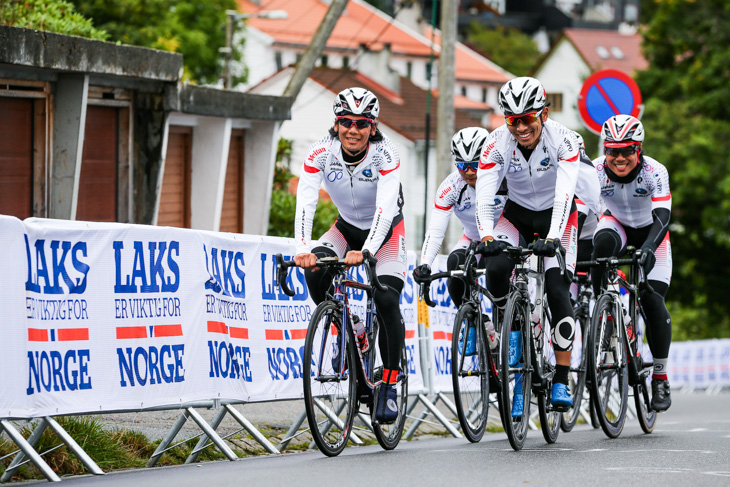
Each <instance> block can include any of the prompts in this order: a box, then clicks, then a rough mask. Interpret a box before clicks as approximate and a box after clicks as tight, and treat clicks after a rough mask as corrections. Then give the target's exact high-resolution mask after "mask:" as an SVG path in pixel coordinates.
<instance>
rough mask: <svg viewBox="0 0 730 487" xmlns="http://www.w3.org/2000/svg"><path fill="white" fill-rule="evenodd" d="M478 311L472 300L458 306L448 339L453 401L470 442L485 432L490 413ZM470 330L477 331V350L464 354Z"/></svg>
mask: <svg viewBox="0 0 730 487" xmlns="http://www.w3.org/2000/svg"><path fill="white" fill-rule="evenodd" d="M477 313H480V310H479V309H478V308H477V309H475V308H474V306H472V305H471V303H466V304H463V305H462V306H461V307H459V310H458V311H457V312H456V317H455V319H454V329H453V333H452V335H453V338H452V341H451V380H452V383H453V387H454V404H455V405H456V412H457V415H458V416H459V424H461V431H462V432H463V433H464V436H465V437H466V439H467V440H469V441H470V442H471V443H478V442H479V441H480V440H481V439H482V436H484V431H485V430H486V427H487V415H488V413H489V360H488V358H487V349H486V346H485V337H484V330H483V328H482V327H481V326H478V325H477V324H478V322H479V317H478V315H477ZM475 321H476V323H475ZM472 325H473V326H472ZM471 333H476V342H475V345H476V350H475V351H476V354H474V355H471V356H466V355H465V351H466V346H467V343H468V341H467V340H468V338H469V334H471Z"/></svg>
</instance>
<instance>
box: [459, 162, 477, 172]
mask: <svg viewBox="0 0 730 487" xmlns="http://www.w3.org/2000/svg"><path fill="white" fill-rule="evenodd" d="M456 167H457V168H459V169H461V170H462V171H466V170H467V169H471V170H472V171H474V172H476V171H477V169H478V168H479V161H473V162H464V161H456Z"/></svg>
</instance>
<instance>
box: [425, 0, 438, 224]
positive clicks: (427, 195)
mask: <svg viewBox="0 0 730 487" xmlns="http://www.w3.org/2000/svg"><path fill="white" fill-rule="evenodd" d="M437 3H438V2H436V0H434V1H433V3H432V4H431V52H430V54H429V56H428V91H427V92H426V133H425V138H426V145H425V146H424V147H425V149H424V151H423V166H424V180H425V181H426V184H425V185H424V186H425V188H426V192H425V194H424V195H423V201H424V202H425V205H424V209H423V238H426V230H427V229H428V210H429V209H430V208H431V192H430V191H429V187H428V183H429V181H428V172H429V171H428V153H429V152H430V151H431V91H432V90H431V80H432V79H433V45H434V37H436V8H437V7H436V4H437ZM437 184H438V182H437Z"/></svg>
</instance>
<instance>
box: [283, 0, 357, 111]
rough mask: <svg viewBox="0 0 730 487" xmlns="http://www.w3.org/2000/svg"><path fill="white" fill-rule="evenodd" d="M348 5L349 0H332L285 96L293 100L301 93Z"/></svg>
mask: <svg viewBox="0 0 730 487" xmlns="http://www.w3.org/2000/svg"><path fill="white" fill-rule="evenodd" d="M346 5H347V0H332V3H331V4H330V6H329V8H328V9H327V13H326V14H325V16H324V19H322V23H321V24H319V27H318V28H317V32H315V33H314V37H312V41H311V42H310V43H309V46H307V49H306V50H305V51H304V54H303V55H302V58H301V59H300V60H299V62H298V63H297V67H296V69H295V70H294V74H293V75H292V77H291V79H290V80H289V84H288V85H287V87H286V89H285V90H284V93H283V96H290V97H292V100H296V98H297V95H299V92H300V91H301V90H302V86H304V82H305V81H306V80H307V78H308V77H309V73H311V72H312V69H313V68H314V63H315V62H316V61H317V58H318V57H319V56H320V55H321V54H322V49H324V45H325V43H326V42H327V39H328V38H329V36H330V34H331V33H332V30H333V29H334V28H335V24H337V19H339V18H340V15H342V12H343V11H344V10H345V6H346Z"/></svg>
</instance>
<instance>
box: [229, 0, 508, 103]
mask: <svg viewBox="0 0 730 487" xmlns="http://www.w3.org/2000/svg"><path fill="white" fill-rule="evenodd" d="M238 4H239V10H240V11H241V12H244V13H245V14H246V15H248V16H250V18H249V19H248V20H247V23H246V27H245V30H244V31H243V32H241V33H240V34H241V35H240V36H239V39H240V38H245V43H244V63H245V65H246V67H247V69H248V82H247V84H245V85H242V86H239V87H238V88H239V89H242V90H245V89H247V88H249V87H251V86H255V85H258V84H259V83H260V82H261V81H262V80H264V79H267V78H268V77H270V76H272V75H273V74H274V73H277V72H278V71H279V70H281V69H282V68H283V67H286V66H289V65H293V64H296V62H297V61H298V60H299V58H300V57H301V55H302V53H303V52H304V50H305V49H306V48H307V46H308V45H309V42H310V41H311V39H312V37H313V35H314V33H315V31H316V29H317V27H319V25H320V23H321V21H322V19H323V18H324V15H325V13H326V11H327V9H328V7H329V2H327V1H325V0H296V1H288V2H281V1H277V0H238ZM282 9H283V10H285V11H286V12H287V18H286V19H281V18H275V19H271V18H263V17H257V15H260V14H263V13H264V12H267V11H271V10H282ZM431 39H432V36H431V31H430V29H429V28H427V27H426V28H425V29H424V32H423V33H420V32H417V31H416V30H413V29H411V28H410V27H408V26H406V25H405V23H402V22H400V21H398V20H397V19H394V18H392V17H389V16H388V15H386V14H385V13H383V12H382V11H380V10H378V9H377V8H375V7H373V6H372V5H370V4H368V3H366V2H364V1H363V0H350V1H349V2H348V3H347V6H346V8H345V10H344V12H343V13H342V15H341V16H340V18H339V19H338V21H337V24H336V25H335V28H334V30H333V31H332V34H331V35H330V37H329V39H328V40H327V43H326V46H325V47H324V50H323V52H322V56H321V58H320V60H319V62H318V63H317V65H318V66H324V67H330V68H335V69H338V68H350V69H354V70H359V71H363V72H364V71H365V70H364V69H363V66H362V62H361V61H362V56H361V54H362V53H363V52H371V53H381V52H386V51H387V55H388V57H389V60H388V66H389V68H390V69H392V70H394V71H395V72H396V73H397V74H398V75H399V76H402V77H404V78H407V79H409V80H410V81H411V82H412V83H413V84H415V85H416V86H418V87H420V88H422V89H425V90H427V89H428V88H429V78H431V85H430V86H431V87H432V88H436V87H437V84H438V79H437V78H438V76H437V73H438V55H439V51H440V47H439V44H440V35H438V33H437V35H435V36H433V40H434V43H435V45H434V56H435V58H434V63H435V64H434V68H433V77H432V76H431V70H430V68H429V60H430V55H431ZM233 69H234V71H236V72H238V73H240V72H241V70H242V67H241V66H238V67H234V68H233ZM455 76H456V80H455V81H456V83H455V88H454V89H455V93H454V94H455V95H462V96H464V97H465V98H468V99H470V100H472V101H475V102H479V103H486V104H487V105H490V106H492V107H496V106H497V95H498V92H499V88H500V87H501V86H502V85H503V84H504V83H506V82H507V81H508V80H510V79H511V78H513V77H514V76H513V75H512V74H510V73H508V72H506V71H505V70H503V69H502V68H500V67H499V66H497V65H496V64H494V63H492V62H491V61H489V60H488V59H486V58H485V57H484V56H482V55H480V54H478V53H476V52H475V51H473V50H472V49H469V48H468V47H466V46H465V45H463V44H462V43H457V45H456V53H455ZM279 94H280V93H279Z"/></svg>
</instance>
